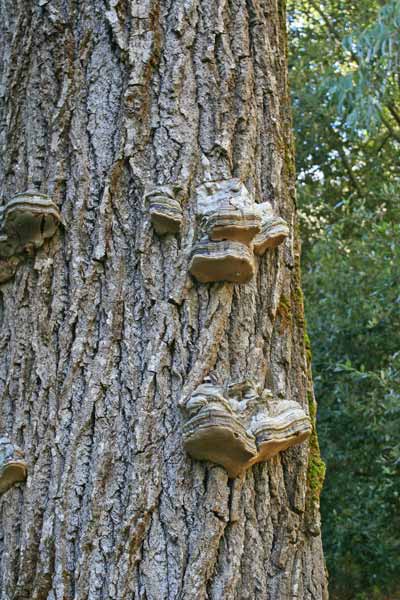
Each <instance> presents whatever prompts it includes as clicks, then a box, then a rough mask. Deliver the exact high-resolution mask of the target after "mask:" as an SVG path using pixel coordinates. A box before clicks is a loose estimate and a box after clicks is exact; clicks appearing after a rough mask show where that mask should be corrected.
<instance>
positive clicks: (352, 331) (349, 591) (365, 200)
mask: <svg viewBox="0 0 400 600" xmlns="http://www.w3.org/2000/svg"><path fill="white" fill-rule="evenodd" d="M288 11H289V29H290V31H289V40H290V53H291V60H290V78H291V88H292V95H293V107H294V125H295V136H296V152H297V173H298V205H299V210H300V214H301V227H302V232H301V234H302V239H303V285H304V293H305V303H306V314H307V320H308V333H309V336H310V339H311V346H312V354H313V363H312V364H313V370H314V380H315V386H316V394H317V399H318V401H319V408H318V410H319V415H318V418H319V440H320V445H321V450H322V455H323V458H324V460H325V462H326V467H327V477H326V481H325V486H324V490H323V494H322V498H321V509H322V522H323V540H324V548H325V554H326V560H327V567H328V571H329V579H330V590H331V597H332V598H335V599H340V600H347V599H349V600H350V599H357V600H361V599H365V600H373V599H381V598H390V599H394V598H400V582H399V577H400V576H399V573H400V500H399V472H400V436H399V431H400V401H399V400H400V381H399V372H400V344H399V331H400V310H399V309H400V286H399V281H400V244H399V240H400V225H399V222H400V209H399V192H400V179H399V164H400V158H399V157H400V154H399V149H400V86H399V83H400V2H399V1H392V2H387V3H385V2H375V1H372V0H359V1H358V2H349V1H348V0H343V1H340V0H339V1H333V0H332V1H323V2H314V1H299V0H294V1H290V2H289V3H288Z"/></svg>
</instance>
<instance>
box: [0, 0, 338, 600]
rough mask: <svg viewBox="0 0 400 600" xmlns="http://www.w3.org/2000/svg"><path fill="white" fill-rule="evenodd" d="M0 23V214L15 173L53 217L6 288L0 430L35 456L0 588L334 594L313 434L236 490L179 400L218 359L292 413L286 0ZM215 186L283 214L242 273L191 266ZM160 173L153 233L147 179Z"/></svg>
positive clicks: (52, 8)
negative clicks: (165, 188)
mask: <svg viewBox="0 0 400 600" xmlns="http://www.w3.org/2000/svg"><path fill="white" fill-rule="evenodd" d="M0 21H1V23H0V27H1V30H0V69H1V72H0V77H1V81H0V128H1V133H0V146H1V156H0V170H1V180H0V186H1V187H0V191H1V196H2V204H4V203H6V202H7V200H8V199H9V198H11V197H12V196H13V194H14V193H16V192H20V191H23V190H24V189H26V188H27V185H28V179H29V178H31V180H32V181H33V182H34V183H35V184H36V185H37V187H38V188H39V189H40V191H41V192H43V193H47V194H48V195H49V196H50V197H51V198H52V200H53V201H54V202H55V203H56V204H57V206H58V207H59V208H60V210H61V213H62V217H63V222H64V227H61V228H60V230H59V231H58V233H57V234H56V235H55V236H54V238H53V239H51V240H50V241H48V242H46V243H45V245H44V246H43V248H42V249H40V250H39V251H38V252H37V254H36V255H35V256H33V257H30V258H29V257H28V258H27V260H26V261H25V262H24V263H22V264H21V266H20V267H19V269H18V271H17V273H16V276H15V278H14V279H13V280H11V281H10V282H8V283H6V284H4V285H2V286H1V288H0V349H1V353H0V397H1V406H0V433H4V434H7V435H9V436H10V437H11V438H12V439H13V441H14V442H15V443H17V444H18V445H19V446H20V447H22V448H23V449H24V450H25V453H26V460H27V463H28V468H29V475H28V479H27V482H26V484H18V485H17V486H16V487H14V488H13V489H12V490H10V491H9V492H7V493H6V494H5V495H4V496H2V498H1V499H0V522H1V527H0V590H1V591H0V599H1V600H28V599H29V600H45V599H48V600H72V599H74V600H83V599H90V600H100V599H102V600H127V599H132V600H133V599H135V600H139V599H140V600H163V599H171V600H172V599H181V600H183V599H184V600H187V599H195V600H198V599H199V600H200V599H203V598H204V599H205V598H208V599H213V600H221V599H226V600H228V599H229V600H230V599H232V600H234V599H235V600H244V599H251V600H253V599H268V600H286V599H298V600H302V599H307V600H308V599H313V600H320V599H323V598H326V597H327V592H326V575H325V570H324V562H323V555H322V546H321V539H320V536H319V535H318V526H317V525H318V524H316V521H318V507H316V508H315V507H314V508H313V509H312V510H311V509H310V508H309V504H310V503H307V502H306V500H307V494H309V489H308V486H307V464H308V454H309V446H308V443H304V444H302V445H301V446H298V447H296V448H293V449H290V450H288V451H286V452H284V453H282V454H281V455H278V456H277V457H275V458H273V459H271V460H269V461H268V462H267V463H265V464H260V465H257V466H255V467H253V468H252V469H250V470H249V471H248V472H247V473H246V475H245V477H244V478H243V479H240V478H239V479H236V480H229V479H228V476H227V474H226V472H225V471H224V469H223V468H221V467H218V466H216V465H212V464H207V463H201V462H196V461H192V460H190V459H189V457H188V456H187V455H186V454H185V453H184V451H183V448H182V438H181V426H182V415H181V413H180V410H179V408H178V402H179V400H180V398H181V397H182V396H183V395H184V394H188V393H190V392H191V391H193V390H194V389H195V388H196V386H197V385H199V384H200V383H202V381H203V379H204V377H205V376H206V375H207V374H209V373H211V372H212V373H215V374H217V375H218V377H220V378H221V379H222V380H232V381H237V380H240V379H246V378H253V379H254V380H255V381H257V382H259V383H263V384H264V385H265V387H269V388H271V389H272V390H273V392H274V395H275V396H276V397H278V398H287V399H289V400H290V399H293V400H297V401H298V402H300V403H301V405H302V406H303V407H304V408H305V410H307V411H308V406H307V389H310V388H309V386H310V381H309V371H308V368H307V362H306V350H305V344H304V318H303V307H302V300H301V291H300V289H299V272H298V270H299V242H298V239H297V233H296V217H295V203H294V190H295V188H294V170H293V149H292V139H291V130H290V128H291V121H290V106H289V98H288V89H287V56H286V33H285V11H284V2H280V1H277V0H215V1H210V0H179V1H178V0H106V1H103V0H85V1H81V2H78V1H74V0H51V1H49V0H36V1H33V0H28V1H27V0H0ZM207 176H208V177H214V178H219V177H222V178H223V177H231V176H235V177H239V178H241V179H242V181H243V182H245V184H246V186H247V188H248V189H249V190H250V191H251V192H253V193H254V194H255V196H256V198H257V200H258V201H259V202H263V201H267V200H268V201H270V202H272V204H273V205H274V207H275V209H276V210H277V211H278V213H279V214H280V215H281V216H282V217H284V218H285V219H286V220H287V222H288V224H289V226H290V235H289V238H288V239H287V240H286V241H285V243H284V244H283V245H282V246H281V247H279V248H277V249H276V250H271V251H268V252H267V253H266V254H265V255H264V256H263V257H260V258H257V260H256V270H257V272H256V276H255V278H254V279H253V280H252V281H251V282H250V283H248V284H246V285H241V286H239V285H233V284H230V283H216V284H212V285H204V284H200V283H198V282H196V281H195V280H194V279H193V278H192V277H191V276H190V275H189V274H188V260H189V253H190V249H191V247H192V242H193V239H194V236H195V217H194V200H193V198H194V190H195V187H196V186H197V185H199V184H200V183H201V182H202V181H203V180H204V178H205V177H207ZM175 181H181V182H184V184H185V185H186V186H187V190H188V200H187V202H186V204H185V205H184V223H183V229H182V234H181V236H172V235H168V236H166V237H163V238H160V237H158V236H157V235H156V234H155V232H154V230H153V228H152V227H151V225H150V221H149V216H148V214H147V211H146V208H145V204H144V200H143V197H144V192H145V189H146V188H147V187H148V186H149V185H152V184H155V185H156V184H158V185H163V184H168V183H173V182H175ZM310 511H311V512H310ZM310 523H311V525H310ZM316 534H317V535H316Z"/></svg>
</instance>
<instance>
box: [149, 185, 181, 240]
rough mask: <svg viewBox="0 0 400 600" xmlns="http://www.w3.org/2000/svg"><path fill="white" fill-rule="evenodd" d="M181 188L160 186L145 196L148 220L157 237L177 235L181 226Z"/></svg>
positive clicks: (178, 186) (177, 186)
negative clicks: (168, 234)
mask: <svg viewBox="0 0 400 600" xmlns="http://www.w3.org/2000/svg"><path fill="white" fill-rule="evenodd" d="M182 195H183V188H182V186H180V185H179V184H175V185H161V186H158V187H154V188H152V189H151V190H150V191H148V192H147V193H146V195H145V201H146V202H147V206H148V211H149V213H150V220H151V223H152V225H153V227H154V230H155V231H156V233H158V235H166V234H167V233H172V234H175V233H179V232H180V229H181V226H182V220H183V216H182V206H181V201H182Z"/></svg>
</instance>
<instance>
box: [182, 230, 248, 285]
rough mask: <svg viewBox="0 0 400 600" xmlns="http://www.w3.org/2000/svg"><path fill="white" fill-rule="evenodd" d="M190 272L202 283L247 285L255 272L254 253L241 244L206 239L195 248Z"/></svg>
mask: <svg viewBox="0 0 400 600" xmlns="http://www.w3.org/2000/svg"><path fill="white" fill-rule="evenodd" d="M189 271H190V272H191V273H192V275H193V276H194V277H195V278H196V279H198V280H199V281H200V282H201V283H212V282H214V281H230V282H232V283H247V282H248V281H250V279H251V278H252V277H253V276H254V272H255V266H254V257H253V252H252V250H251V249H249V248H248V247H247V246H246V245H245V244H241V243H240V242H228V241H224V242H212V241H210V240H208V239H207V238H205V239H202V240H200V241H199V242H198V243H197V244H195V246H194V247H193V250H192V254H191V259H190V263H189Z"/></svg>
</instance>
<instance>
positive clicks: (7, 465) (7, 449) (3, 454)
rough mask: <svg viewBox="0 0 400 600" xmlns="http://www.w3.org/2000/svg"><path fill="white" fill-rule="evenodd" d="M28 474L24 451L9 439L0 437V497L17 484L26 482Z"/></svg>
mask: <svg viewBox="0 0 400 600" xmlns="http://www.w3.org/2000/svg"><path fill="white" fill-rule="evenodd" d="M27 472H28V467H27V464H26V462H25V460H24V453H23V451H22V450H21V449H20V448H18V446H15V445H14V444H12V443H11V442H10V440H9V439H8V438H7V437H4V436H2V437H0V495H1V494H4V493H5V492H7V491H8V490H9V489H10V488H11V487H12V486H13V485H15V484H16V483H19V482H21V481H24V480H25V479H26V475H27Z"/></svg>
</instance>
